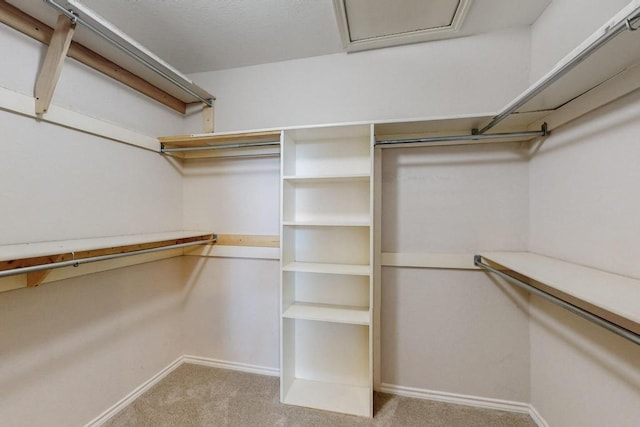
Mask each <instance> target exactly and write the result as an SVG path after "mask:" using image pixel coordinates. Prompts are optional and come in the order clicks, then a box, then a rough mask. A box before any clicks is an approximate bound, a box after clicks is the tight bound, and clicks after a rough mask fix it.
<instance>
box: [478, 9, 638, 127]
mask: <svg viewBox="0 0 640 427" xmlns="http://www.w3.org/2000/svg"><path fill="white" fill-rule="evenodd" d="M638 21H640V13H639V10H638V9H636V10H634V12H633V13H631V14H630V15H629V16H628V17H627V19H625V20H623V21H620V22H618V23H617V24H616V25H614V26H612V27H610V28H609V29H608V30H607V31H606V32H604V34H602V35H601V36H600V37H598V38H597V39H595V40H594V41H593V42H591V44H589V46H587V47H586V48H585V49H584V50H582V51H581V52H580V53H578V54H577V55H576V56H575V57H573V58H572V59H571V60H570V61H569V62H567V63H566V64H563V65H562V66H561V67H559V68H558V69H556V70H555V71H553V72H552V73H550V74H547V75H546V76H545V77H544V78H543V79H541V80H539V81H538V82H537V83H536V84H535V85H534V86H532V87H531V88H529V89H528V90H527V91H526V92H524V93H522V94H521V95H520V96H519V97H517V98H516V99H514V100H513V101H512V102H511V103H510V104H509V105H507V106H506V107H505V108H504V109H503V110H502V111H501V112H500V113H499V114H498V115H497V116H495V117H494V118H493V119H492V120H491V121H490V122H489V123H488V124H487V125H486V126H485V127H483V128H482V129H480V130H479V131H478V133H479V134H483V133H485V132H486V131H488V130H489V129H491V128H493V127H495V126H496V125H497V124H498V123H500V122H501V121H503V120H504V119H506V118H507V117H509V115H510V114H511V113H514V112H516V111H518V109H519V108H520V107H522V106H523V105H525V104H526V103H527V102H529V101H530V100H531V99H533V98H534V97H535V96H536V95H538V94H539V93H540V92H542V91H543V90H545V89H546V88H547V87H549V86H551V85H552V84H553V83H555V82H556V81H557V80H559V79H560V78H561V77H563V76H564V75H565V74H566V73H567V72H569V71H570V70H572V69H573V68H574V67H575V66H576V65H578V64H580V63H581V62H582V61H584V60H585V59H587V58H588V57H589V56H590V55H591V54H592V53H594V52H595V51H597V50H598V49H600V48H601V47H602V46H604V45H605V44H606V43H608V42H609V41H610V40H612V39H614V38H615V37H616V36H618V35H619V34H620V33H622V32H624V31H627V30H633V29H634V28H635V27H634V26H633V24H634V23H637V22H638Z"/></svg>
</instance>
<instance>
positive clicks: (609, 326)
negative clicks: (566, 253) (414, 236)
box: [473, 255, 640, 345]
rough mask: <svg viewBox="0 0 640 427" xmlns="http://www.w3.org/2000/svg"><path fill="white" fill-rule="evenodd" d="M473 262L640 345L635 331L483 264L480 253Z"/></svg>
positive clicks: (639, 336) (639, 338)
mask: <svg viewBox="0 0 640 427" xmlns="http://www.w3.org/2000/svg"><path fill="white" fill-rule="evenodd" d="M473 263H474V264H475V265H477V266H478V267H482V268H484V269H485V270H488V271H490V272H492V273H495V274H497V275H498V276H500V277H502V278H503V279H506V280H508V281H509V282H511V283H513V284H515V285H516V286H518V287H520V288H521V289H524V290H525V291H528V292H530V293H532V294H535V295H537V296H539V297H541V298H543V299H545V300H547V301H550V302H552V303H554V304H556V305H559V306H560V307H562V308H564V309H566V310H569V311H570V312H572V313H574V314H577V315H578V316H580V317H582V318H583V319H586V320H588V321H590V322H593V323H595V324H596V325H598V326H601V327H603V328H605V329H606V330H608V331H610V332H613V333H614V334H616V335H619V336H621V337H622V338H626V339H628V340H629V341H631V342H633V343H635V344H639V345H640V335H638V334H636V333H635V332H632V331H630V330H628V329H625V328H623V327H621V326H618V325H616V324H615V323H613V322H610V321H608V320H606V319H603V318H602V317H599V316H596V315H595V314H592V313H590V312H588V311H586V310H584V309H582V308H580V307H578V306H576V305H573V304H571V303H569V302H567V301H565V300H563V299H560V298H558V297H556V296H555V295H552V294H550V293H548V292H545V291H542V290H540V289H538V288H536V287H535V286H531V285H530V284H528V283H527V282H524V281H522V280H520V279H517V278H515V277H512V276H510V275H508V274H506V273H504V272H502V271H500V270H498V269H495V268H493V267H491V266H490V265H488V264H485V263H483V262H482V255H476V256H474V257H473Z"/></svg>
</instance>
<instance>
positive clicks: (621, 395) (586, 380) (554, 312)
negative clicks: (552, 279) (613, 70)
mask: <svg viewBox="0 0 640 427" xmlns="http://www.w3.org/2000/svg"><path fill="white" fill-rule="evenodd" d="M639 108H640V93H638V92H636V93H634V94H631V95H629V96H627V97H625V98H623V99H621V100H619V101H617V102H615V103H614V104H611V105H609V106H607V107H604V108H602V109H600V110H598V111H595V112H593V113H591V114H589V115H588V116H585V117H584V118H582V119H580V120H579V121H577V122H576V123H574V124H573V125H571V126H569V127H567V128H564V129H562V130H559V131H556V132H554V133H553V135H552V136H551V137H550V138H548V139H547V140H546V141H545V142H544V144H543V145H542V147H541V148H540V150H539V152H538V153H537V154H536V155H535V157H534V158H533V159H532V161H531V170H530V182H531V202H530V203H531V215H530V218H531V224H530V236H531V243H530V246H531V250H532V251H533V252H538V253H542V254H546V255H550V256H554V257H557V258H560V259H565V260H568V261H571V262H575V263H578V264H583V265H588V266H592V267H595V268H599V269H602V270H606V271H611V272H614V273H617V274H622V275H626V276H631V277H635V278H639V279H640V268H639V266H638V257H640V245H639V244H638V242H640V226H639V223H638V218H640V201H639V199H638V197H637V194H638V188H637V187H638V182H640V172H639V170H638V162H637V160H638V159H639V158H640V147H639V146H638V144H637V134H638V130H640V125H639V124H638V109H639ZM531 349H532V356H531V385H532V389H531V398H532V403H533V405H534V406H535V407H536V408H537V409H538V411H540V412H541V413H542V415H543V416H544V417H545V418H546V419H547V420H548V421H549V423H550V424H551V425H559V426H567V427H571V426H601V425H616V426H621V427H622V426H635V425H637V423H638V420H639V419H640V406H638V402H639V401H640V348H639V347H638V346H636V345H633V344H630V343H628V342H626V341H625V340H623V339H622V338H619V337H617V336H615V335H613V334H611V333H609V332H606V331H604V330H601V329H600V328H599V327H598V326H594V325H592V324H591V323H588V322H586V321H584V320H581V319H578V318H576V317H575V316H574V315H572V314H569V313H566V312H563V311H561V310H558V309H557V308H555V307H552V306H550V305H549V304H548V303H545V302H542V301H540V300H538V299H537V298H532V318H531Z"/></svg>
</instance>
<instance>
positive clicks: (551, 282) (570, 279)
mask: <svg viewBox="0 0 640 427" xmlns="http://www.w3.org/2000/svg"><path fill="white" fill-rule="evenodd" d="M481 255H482V258H484V260H485V261H488V262H489V264H493V265H495V266H496V267H497V268H498V269H499V270H507V271H511V272H515V273H516V274H517V275H519V276H520V277H518V278H521V277H524V280H525V281H526V282H527V283H529V284H531V285H532V286H534V287H536V288H538V289H541V290H543V291H545V292H547V293H549V294H551V295H554V296H556V297H558V298H560V299H561V300H563V301H567V302H569V303H571V304H573V305H575V306H577V307H580V308H582V309H584V310H586V311H588V312H590V313H593V314H595V315H597V316H599V317H601V318H603V319H606V320H608V321H610V322H612V323H615V324H616V325H619V326H621V327H623V328H625V329H628V330H629V331H632V332H634V333H636V334H640V305H638V301H640V280H638V279H632V278H629V277H624V276H619V275H617V274H613V273H608V272H604V271H601V270H596V269H593V268H588V267H584V266H581V265H576V264H572V263H569V262H565V261H560V260H557V259H554V258H550V257H546V256H542V255H537V254H534V253H529V252H487V253H482V254H481Z"/></svg>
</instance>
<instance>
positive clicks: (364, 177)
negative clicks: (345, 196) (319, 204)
mask: <svg viewBox="0 0 640 427" xmlns="http://www.w3.org/2000/svg"><path fill="white" fill-rule="evenodd" d="M370 178H371V175H370V174H345V175H324V176H323V175H310V176H304V175H289V176H283V177H282V179H283V180H284V181H286V182H293V183H309V182H345V181H369V179H370Z"/></svg>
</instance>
